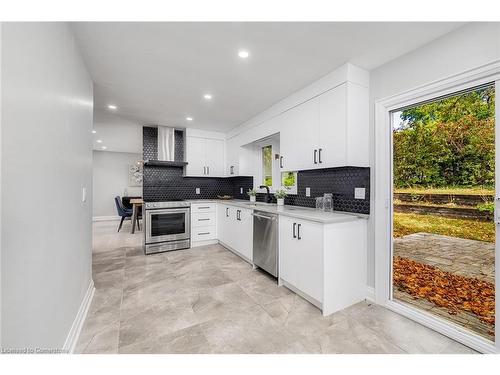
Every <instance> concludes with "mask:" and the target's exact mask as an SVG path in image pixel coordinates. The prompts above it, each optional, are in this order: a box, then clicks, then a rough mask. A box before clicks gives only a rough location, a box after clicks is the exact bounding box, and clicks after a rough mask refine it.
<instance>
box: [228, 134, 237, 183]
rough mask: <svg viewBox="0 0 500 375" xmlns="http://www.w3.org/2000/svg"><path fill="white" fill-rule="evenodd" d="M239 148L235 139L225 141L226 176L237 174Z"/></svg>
mask: <svg viewBox="0 0 500 375" xmlns="http://www.w3.org/2000/svg"><path fill="white" fill-rule="evenodd" d="M239 148H240V147H238V144H237V143H236V140H235V139H228V140H227V141H226V176H238V172H239V152H238V149H239Z"/></svg>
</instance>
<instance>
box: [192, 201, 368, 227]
mask: <svg viewBox="0 0 500 375" xmlns="http://www.w3.org/2000/svg"><path fill="white" fill-rule="evenodd" d="M187 202H190V203H208V202H214V203H221V204H227V205H230V206H236V207H241V208H247V209H251V210H256V211H264V212H270V213H273V214H278V215H283V216H290V217H295V218H298V219H304V220H310V221H315V222H318V223H323V224H331V223H346V222H349V221H354V220H359V219H367V218H368V217H369V215H366V214H357V213H350V212H343V211H333V212H324V211H319V210H316V209H315V208H309V207H301V206H287V205H285V206H278V205H277V204H275V203H263V202H256V203H253V202H250V201H248V200H243V199H231V200H222V199H190V200H187Z"/></svg>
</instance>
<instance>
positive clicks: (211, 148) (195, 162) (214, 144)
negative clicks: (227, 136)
mask: <svg viewBox="0 0 500 375" xmlns="http://www.w3.org/2000/svg"><path fill="white" fill-rule="evenodd" d="M224 144H225V141H224V140H223V139H214V138H204V137H195V136H189V135H188V136H187V137H186V161H187V163H188V164H187V165H186V171H185V175H186V176H197V177H223V176H224Z"/></svg>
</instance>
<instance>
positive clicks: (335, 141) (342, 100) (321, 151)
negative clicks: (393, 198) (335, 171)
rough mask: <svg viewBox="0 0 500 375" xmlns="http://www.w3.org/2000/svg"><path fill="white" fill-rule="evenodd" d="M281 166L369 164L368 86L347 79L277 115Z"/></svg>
mask: <svg viewBox="0 0 500 375" xmlns="http://www.w3.org/2000/svg"><path fill="white" fill-rule="evenodd" d="M280 117H281V121H282V127H281V131H280V149H281V156H282V158H283V160H282V163H281V164H282V169H283V170H285V171H298V170H306V169H317V168H331V167H340V166H346V165H352V166H361V167H364V166H368V162H369V160H368V148H369V147H368V135H369V128H368V89H367V88H366V87H363V86H360V85H357V84H354V83H350V82H346V83H343V84H341V85H339V86H337V87H335V88H333V89H331V90H328V91H326V92H325V93H323V94H321V95H319V96H317V97H315V98H313V99H311V100H308V101H306V102H305V103H302V104H300V105H298V106H296V107H294V108H292V109H290V110H288V111H286V112H284V113H283V114H281V115H280Z"/></svg>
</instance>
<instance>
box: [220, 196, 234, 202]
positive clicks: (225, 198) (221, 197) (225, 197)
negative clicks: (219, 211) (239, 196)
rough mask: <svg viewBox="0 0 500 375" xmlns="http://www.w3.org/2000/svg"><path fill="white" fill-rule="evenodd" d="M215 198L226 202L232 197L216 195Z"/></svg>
mask: <svg viewBox="0 0 500 375" xmlns="http://www.w3.org/2000/svg"><path fill="white" fill-rule="evenodd" d="M217 198H218V199H222V200H226V201H227V200H231V199H233V197H232V196H231V195H217Z"/></svg>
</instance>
